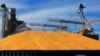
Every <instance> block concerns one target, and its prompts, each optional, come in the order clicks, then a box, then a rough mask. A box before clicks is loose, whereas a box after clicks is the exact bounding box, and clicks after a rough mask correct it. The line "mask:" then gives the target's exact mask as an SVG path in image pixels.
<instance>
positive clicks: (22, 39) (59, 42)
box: [0, 30, 100, 50]
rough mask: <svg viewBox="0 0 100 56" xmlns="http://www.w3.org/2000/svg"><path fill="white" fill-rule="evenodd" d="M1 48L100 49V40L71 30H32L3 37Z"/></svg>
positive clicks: (0, 43) (0, 41) (0, 42)
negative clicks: (70, 31)
mask: <svg viewBox="0 0 100 56" xmlns="http://www.w3.org/2000/svg"><path fill="white" fill-rule="evenodd" d="M0 50H100V41H98V40H94V39H91V38H88V37H85V36H82V35H79V34H74V33H69V32H52V31H35V30H31V31H24V32H22V33H17V34H14V35H11V36H8V37H6V38H4V39H1V40H0Z"/></svg>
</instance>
